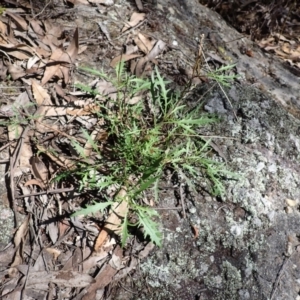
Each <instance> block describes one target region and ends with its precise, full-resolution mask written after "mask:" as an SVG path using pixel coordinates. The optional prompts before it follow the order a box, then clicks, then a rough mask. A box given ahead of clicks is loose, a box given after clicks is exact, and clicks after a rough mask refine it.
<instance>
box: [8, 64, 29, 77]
mask: <svg viewBox="0 0 300 300" xmlns="http://www.w3.org/2000/svg"><path fill="white" fill-rule="evenodd" d="M8 72H9V74H10V75H11V77H12V79H13V80H18V79H19V78H22V77H24V76H26V75H27V74H26V72H25V71H24V69H23V68H21V67H20V66H18V65H16V64H11V65H9V66H8Z"/></svg>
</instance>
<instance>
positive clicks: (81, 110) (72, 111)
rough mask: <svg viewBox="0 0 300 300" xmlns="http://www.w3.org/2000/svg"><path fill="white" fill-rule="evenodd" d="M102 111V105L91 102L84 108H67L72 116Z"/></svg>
mask: <svg viewBox="0 0 300 300" xmlns="http://www.w3.org/2000/svg"><path fill="white" fill-rule="evenodd" d="M98 111H100V107H99V105H97V104H89V105H86V106H85V107H83V108H79V109H77V108H69V109H67V114H68V115H71V116H87V115H90V114H95V113H97V112H98Z"/></svg>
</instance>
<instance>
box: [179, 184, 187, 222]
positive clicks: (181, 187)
mask: <svg viewBox="0 0 300 300" xmlns="http://www.w3.org/2000/svg"><path fill="white" fill-rule="evenodd" d="M183 187H184V184H183V183H181V184H180V187H179V191H180V201H181V206H182V212H183V218H184V219H186V212H185V206H184V198H185V197H184V190H183Z"/></svg>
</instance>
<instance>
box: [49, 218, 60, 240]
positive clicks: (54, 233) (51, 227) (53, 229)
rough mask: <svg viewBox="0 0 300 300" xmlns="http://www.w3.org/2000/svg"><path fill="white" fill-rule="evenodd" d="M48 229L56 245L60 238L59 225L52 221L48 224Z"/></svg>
mask: <svg viewBox="0 0 300 300" xmlns="http://www.w3.org/2000/svg"><path fill="white" fill-rule="evenodd" d="M50 218H52V216H49V219H50ZM47 230H48V234H49V237H50V239H51V241H52V243H53V245H55V243H56V242H57V240H58V227H57V224H56V222H51V223H50V224H49V225H48V226H47Z"/></svg>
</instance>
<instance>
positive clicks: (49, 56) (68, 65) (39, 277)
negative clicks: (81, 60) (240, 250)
mask: <svg viewBox="0 0 300 300" xmlns="http://www.w3.org/2000/svg"><path fill="white" fill-rule="evenodd" d="M69 2H72V3H73V4H77V3H79V4H82V1H69ZM30 3H31V2H29V1H28V2H27V1H23V2H20V3H18V4H19V5H20V6H21V7H22V9H23V11H24V12H25V11H26V10H27V9H28V8H29V9H32V8H31V7H30ZM99 3H101V4H104V5H107V6H108V7H109V6H110V5H112V4H111V3H108V2H107V3H106V2H105V1H100V2H99ZM85 4H86V5H90V4H89V3H85ZM145 20H146V14H145V13H137V12H133V13H132V14H131V17H130V20H129V21H128V22H125V25H124V26H123V27H120V28H119V35H120V37H125V39H126V40H127V41H128V44H127V47H126V49H127V50H126V51H125V52H124V53H121V54H118V53H117V52H115V56H114V57H113V58H112V59H111V62H110V65H111V66H116V65H117V64H118V63H119V62H120V61H121V60H122V61H129V62H130V64H131V65H130V68H131V70H132V73H133V74H135V75H138V76H145V74H149V73H151V70H153V66H154V65H155V64H157V61H156V57H157V56H159V55H161V54H162V53H163V51H165V50H166V44H165V43H164V42H163V41H161V40H157V39H155V38H153V37H150V36H148V35H147V34H145V33H141V32H139V31H135V30H137V29H138V27H139V26H140V25H142V24H143V22H145ZM99 26H100V25H99ZM100 28H101V30H102V32H103V33H104V35H105V37H106V38H107V39H108V40H109V41H110V42H111V43H112V44H113V43H114V39H113V38H112V37H111V36H112V35H111V34H110V33H109V31H108V29H107V28H106V26H104V25H102V24H101V26H100ZM0 30H1V35H0V50H1V53H3V54H4V55H3V56H2V61H1V65H0V68H1V69H0V72H1V74H6V72H7V74H8V75H9V76H11V79H12V80H14V81H19V82H21V83H22V84H24V85H26V86H27V88H26V91H25V92H22V93H20V96H19V97H17V98H15V101H14V104H12V103H7V104H5V105H2V106H1V107H0V113H1V117H3V119H4V121H6V124H8V125H7V126H8V128H9V135H8V143H9V149H10V155H11V159H10V171H9V178H10V188H11V194H12V202H13V209H14V213H15V215H18V216H19V215H20V216H23V217H21V220H20V221H18V222H16V226H17V228H16V233H15V237H14V240H13V246H14V248H13V251H14V256H13V258H12V259H11V263H10V267H9V268H8V269H7V274H8V277H3V275H1V276H2V277H1V281H2V285H1V297H2V298H3V299H12V298H22V299H38V298H39V299H40V298H44V297H46V296H47V297H48V298H49V299H52V297H56V296H57V293H63V294H64V295H68V297H69V298H70V299H72V298H73V297H75V296H76V295H80V294H82V299H94V298H95V295H96V293H97V295H98V294H99V293H100V294H101V293H102V294H103V295H104V294H105V287H106V286H108V285H109V284H110V283H112V282H114V281H118V280H120V279H121V278H123V277H125V276H126V275H127V274H128V273H129V272H131V271H132V270H134V269H135V268H136V267H137V265H138V262H139V259H142V258H145V257H146V256H147V255H148V254H149V252H150V251H151V250H152V249H153V248H154V245H153V244H152V243H148V242H146V241H144V242H142V247H140V246H139V247H138V249H139V250H134V247H132V249H131V251H135V252H137V253H140V254H138V258H136V257H133V256H131V255H130V254H129V256H128V254H127V255H124V252H123V250H122V249H121V248H120V246H119V242H118V240H117V239H116V237H117V236H118V234H119V232H120V230H121V229H120V224H121V222H122V220H123V218H124V216H125V215H127V210H128V203H127V201H126V197H127V192H126V188H125V187H123V188H121V189H120V191H119V194H118V196H119V197H120V199H123V200H122V201H120V202H114V203H113V205H111V207H110V209H106V208H105V207H101V209H100V210H99V216H95V217H97V218H98V219H99V220H102V221H101V222H100V223H99V222H95V221H92V220H90V221H87V220H86V219H85V218H82V217H80V216H76V215H74V216H72V217H71V218H70V213H71V212H73V211H75V208H76V207H78V205H80V204H81V202H82V201H86V200H85V199H89V198H91V196H92V195H85V196H84V195H81V193H80V192H79V191H78V188H76V186H75V183H74V182H70V181H68V180H67V181H60V182H59V183H58V182H56V181H53V179H54V178H55V177H56V174H59V173H60V172H61V171H62V170H64V171H68V172H71V171H72V169H73V168H74V167H75V165H76V164H77V163H78V162H79V159H78V154H77V153H78V152H77V151H76V147H78V145H83V146H82V147H83V153H84V156H85V157H87V158H88V160H89V161H90V163H91V164H93V163H94V160H93V155H95V154H94V153H93V152H94V151H93V150H94V149H93V147H94V144H95V141H96V140H97V141H101V142H102V143H106V142H107V132H106V131H105V130H104V129H103V128H101V125H102V121H101V119H100V120H97V118H95V117H94V116H95V114H96V113H97V110H99V105H95V104H94V102H93V98H90V97H89V96H88V93H82V92H80V93H77V95H75V94H76V93H72V90H71V89H69V90H68V89H66V87H70V85H69V84H70V82H71V80H72V72H73V68H74V66H75V64H76V63H77V58H78V55H79V53H82V50H81V49H85V48H80V46H79V41H80V39H79V36H80V34H79V33H80V29H79V28H76V29H75V31H74V34H73V37H72V38H71V41H70V42H68V41H67V39H66V38H64V37H63V30H62V27H60V26H57V25H54V24H53V23H52V22H51V21H50V20H47V21H46V20H42V19H40V20H37V19H32V18H31V17H29V15H21V14H18V13H15V12H11V11H7V12H6V13H4V14H3V15H1V16H0ZM130 41H131V42H130ZM131 43H134V45H135V46H134V47H132V45H133V44H131ZM2 76H3V75H2ZM94 88H96V89H97V93H98V96H97V97H96V99H97V100H98V101H100V102H101V101H102V99H101V97H104V98H103V99H105V97H106V96H109V97H111V98H112V99H113V98H114V97H115V96H114V95H115V93H116V90H115V87H113V86H112V85H111V83H110V82H109V81H106V80H100V81H99V80H98V82H97V83H96V84H91V89H94ZM141 98H142V95H140V96H136V97H133V98H129V99H127V100H126V102H127V103H128V104H129V105H133V104H136V103H138V102H139V101H140V100H141ZM78 124H81V125H80V126H78ZM82 124H84V126H86V128H87V129H89V128H92V127H95V126H98V127H99V128H97V129H95V130H94V131H93V132H92V134H91V137H90V140H89V139H87V138H86V136H85V135H84V134H83V133H82V131H80V127H81V126H83V125H82ZM88 160H87V161H88ZM113 193H114V192H113V191H112V194H113ZM71 199H72V201H71ZM107 203H108V204H107V205H109V204H111V203H110V202H107ZM99 204H100V203H99ZM99 204H98V205H99ZM96 205H97V204H96ZM101 224H102V225H101ZM145 225H146V224H145ZM134 245H135V247H137V244H136V242H135V243H134ZM0 259H1V256H0ZM61 266H63V267H61ZM54 286H56V287H57V288H58V290H55V289H54V288H53V287H54Z"/></svg>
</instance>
